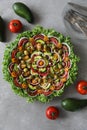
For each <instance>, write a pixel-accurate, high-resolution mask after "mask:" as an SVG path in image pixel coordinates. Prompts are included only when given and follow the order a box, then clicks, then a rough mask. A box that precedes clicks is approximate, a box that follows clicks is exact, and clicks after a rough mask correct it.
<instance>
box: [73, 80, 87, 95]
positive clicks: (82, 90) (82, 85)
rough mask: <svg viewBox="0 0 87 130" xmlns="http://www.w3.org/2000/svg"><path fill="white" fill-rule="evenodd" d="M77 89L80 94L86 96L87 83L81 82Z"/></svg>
mask: <svg viewBox="0 0 87 130" xmlns="http://www.w3.org/2000/svg"><path fill="white" fill-rule="evenodd" d="M76 89H77V91H78V92H79V93H80V94H82V95H86V94H87V81H85V80H82V81H79V82H78V83H77V86H76Z"/></svg>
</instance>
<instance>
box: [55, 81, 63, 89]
mask: <svg viewBox="0 0 87 130" xmlns="http://www.w3.org/2000/svg"><path fill="white" fill-rule="evenodd" d="M62 87H63V82H61V81H60V82H58V83H56V84H55V90H59V89H61V88H62Z"/></svg>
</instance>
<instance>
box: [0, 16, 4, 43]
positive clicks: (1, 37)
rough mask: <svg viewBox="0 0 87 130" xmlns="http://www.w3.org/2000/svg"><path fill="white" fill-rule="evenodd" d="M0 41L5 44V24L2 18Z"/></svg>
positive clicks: (0, 19) (0, 22)
mask: <svg viewBox="0 0 87 130" xmlns="http://www.w3.org/2000/svg"><path fill="white" fill-rule="evenodd" d="M0 41H1V42H5V22H4V20H3V19H2V17H1V16H0Z"/></svg>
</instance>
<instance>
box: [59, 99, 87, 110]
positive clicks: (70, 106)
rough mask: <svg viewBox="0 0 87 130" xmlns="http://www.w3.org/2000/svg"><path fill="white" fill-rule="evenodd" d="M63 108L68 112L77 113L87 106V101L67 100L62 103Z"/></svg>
mask: <svg viewBox="0 0 87 130" xmlns="http://www.w3.org/2000/svg"><path fill="white" fill-rule="evenodd" d="M61 105H62V107H63V108H64V109H65V110H67V111H72V112H74V111H76V110H79V109H82V108H84V107H86V106H87V99H75V98H66V99H64V100H62V102H61Z"/></svg>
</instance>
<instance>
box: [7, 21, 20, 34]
mask: <svg viewBox="0 0 87 130" xmlns="http://www.w3.org/2000/svg"><path fill="white" fill-rule="evenodd" d="M21 29H22V23H21V21H19V20H17V19H13V20H11V21H10V22H9V30H10V31H11V32H13V33H18V32H20V31H21Z"/></svg>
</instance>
